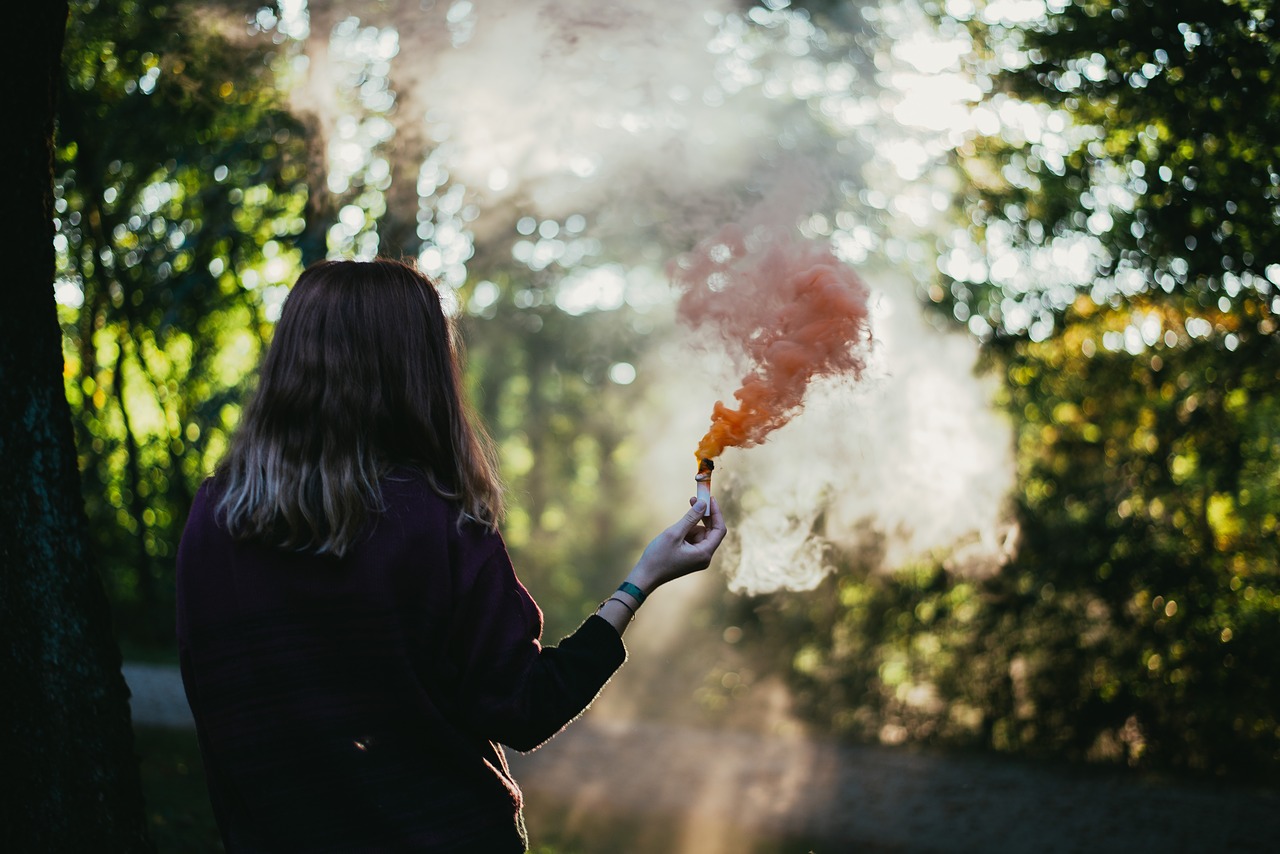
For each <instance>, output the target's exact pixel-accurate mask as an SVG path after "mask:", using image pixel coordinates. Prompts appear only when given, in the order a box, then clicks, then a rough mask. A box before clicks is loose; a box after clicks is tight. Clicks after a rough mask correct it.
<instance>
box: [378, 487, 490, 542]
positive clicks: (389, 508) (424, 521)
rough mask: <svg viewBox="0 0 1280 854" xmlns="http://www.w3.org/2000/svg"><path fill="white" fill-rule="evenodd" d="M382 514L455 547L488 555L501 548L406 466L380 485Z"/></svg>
mask: <svg viewBox="0 0 1280 854" xmlns="http://www.w3.org/2000/svg"><path fill="white" fill-rule="evenodd" d="M380 488H381V493H382V500H383V503H384V508H383V512H384V513H386V514H387V515H389V516H391V517H393V518H403V519H411V520H412V521H413V523H414V525H415V527H419V528H421V527H424V526H425V527H430V528H433V529H435V530H437V531H440V532H444V533H446V534H447V537H448V539H449V540H450V541H451V542H452V543H454V544H455V546H458V547H462V548H466V549H469V550H480V551H490V550H493V549H495V548H497V547H499V546H501V545H502V538H501V536H500V535H499V534H498V532H497V530H496V529H494V528H492V527H490V526H487V525H483V524H480V523H478V522H475V521H474V520H471V519H469V518H468V517H466V516H465V515H464V514H463V511H462V508H461V507H460V506H459V504H458V502H457V501H454V500H451V499H449V498H446V497H444V496H443V495H441V494H440V493H439V491H438V490H437V489H436V488H435V487H434V486H433V485H432V483H431V480H430V479H429V478H428V477H427V475H426V474H424V473H423V472H422V471H420V470H418V469H415V468H410V467H408V466H397V467H395V468H392V469H391V470H390V471H389V472H387V474H385V475H384V476H383V477H382V480H381V482H380Z"/></svg>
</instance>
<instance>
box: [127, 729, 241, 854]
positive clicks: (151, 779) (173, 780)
mask: <svg viewBox="0 0 1280 854" xmlns="http://www.w3.org/2000/svg"><path fill="white" fill-rule="evenodd" d="M134 747H135V749H136V750H137V753H138V765H139V768H140V770H141V772H142V794H143V797H144V798H145V799H146V803H147V823H148V824H149V825H150V827H151V838H152V839H153V840H155V843H156V850H157V851H158V852H159V854H166V852H173V854H208V853H209V852H220V851H222V850H223V848H222V837H221V836H219V834H218V825H217V824H216V823H215V822H214V820H213V807H212V806H210V804H209V789H208V787H207V786H206V785H205V780H204V764H203V763H202V762H201V760H200V745H199V743H198V742H197V741H196V734H195V733H194V732H190V731H185V730H171V729H157V728H152V727H137V728H135V729H134Z"/></svg>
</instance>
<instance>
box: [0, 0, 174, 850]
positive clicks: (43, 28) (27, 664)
mask: <svg viewBox="0 0 1280 854" xmlns="http://www.w3.org/2000/svg"><path fill="white" fill-rule="evenodd" d="M10 14H11V15H12V16H13V17H14V18H16V20H13V21H11V23H12V25H13V31H14V32H16V33H20V34H21V42H22V47H21V48H15V49H13V50H10V51H6V52H5V53H4V58H3V60H2V62H3V69H4V79H6V80H8V81H9V82H10V83H11V84H12V85H10V87H9V91H8V97H9V100H10V103H9V105H8V110H7V114H8V115H9V116H10V117H11V118H12V119H13V121H11V122H10V123H9V130H8V132H6V133H5V134H3V135H0V157H2V158H3V160H2V161H0V162H4V163H5V165H6V168H7V174H8V175H9V178H10V187H9V192H7V193H6V194H5V197H4V201H3V202H0V205H2V206H3V209H4V211H5V217H4V221H5V224H6V225H7V228H6V234H8V235H9V237H10V239H11V241H12V242H11V243H10V246H12V247H13V248H14V250H15V251H13V252H11V253H10V256H9V259H8V265H9V267H8V271H7V274H6V276H5V282H6V283H7V287H6V289H5V290H6V292H5V294H4V303H3V310H2V311H0V685H3V686H4V688H3V690H2V691H0V720H2V721H3V722H4V723H3V724H2V725H0V726H3V738H4V746H3V748H0V802H2V803H3V805H4V806H3V811H2V813H0V849H2V850H5V851H94V852H123V851H130V852H132V851H150V850H151V849H152V846H151V843H150V841H149V840H148V838H147V830H146V821H145V817H144V814H143V806H142V790H141V786H140V783H139V779H138V765H137V760H136V758H135V757H134V754H133V732H132V729H131V727H130V722H129V706H128V691H127V689H126V688H125V684H124V679H123V678H122V677H121V675H120V650H119V648H118V647H117V646H116V644H115V641H114V640H113V639H112V633H111V618H110V612H109V610H108V607H107V600H106V594H105V592H104V590H103V587H102V580H101V578H100V577H99V576H98V574H97V571H96V569H95V568H94V566H93V565H92V563H91V562H90V560H89V554H88V552H89V549H88V536H87V532H86V522H85V518H84V506H83V503H82V502H81V498H80V480H79V475H78V474H77V472H76V459H75V447H74V440H73V438H72V432H71V413H70V409H69V407H68V406H67V401H66V397H65V395H64V394H63V388H62V352H61V351H62V346H61V343H62V342H61V333H60V330H59V329H58V324H57V316H56V313H55V309H54V302H53V299H52V293H51V291H52V288H51V287H50V286H51V283H52V281H53V269H54V258H53V245H52V240H53V229H52V219H53V190H52V186H53V184H52V182H53V168H52V144H53V143H52V139H53V115H54V112H53V111H54V93H55V92H56V91H57V81H58V75H59V73H60V53H61V49H62V39H63V35H64V33H65V30H66V22H67V2H66V0H51V2H48V3H21V4H18V5H17V6H15V7H13V8H12V9H11V10H10Z"/></svg>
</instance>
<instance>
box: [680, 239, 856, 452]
mask: <svg viewBox="0 0 1280 854" xmlns="http://www.w3.org/2000/svg"><path fill="white" fill-rule="evenodd" d="M670 273H671V277H672V279H673V281H674V282H675V283H676V285H677V286H679V287H680V288H681V289H682V290H683V291H684V294H683V295H682V297H681V299H680V304H679V308H678V312H679V315H680V317H681V318H682V319H683V320H685V321H686V322H688V323H690V324H691V325H693V326H695V327H710V328H712V329H715V330H716V331H718V332H719V333H720V334H721V335H722V336H723V337H724V338H725V339H726V340H727V341H729V342H732V343H733V344H734V345H735V346H737V347H740V348H741V350H742V352H743V355H744V356H745V357H746V362H747V365H748V367H749V370H748V372H747V374H746V376H744V377H743V378H742V387H741V388H739V389H738V390H737V391H735V392H734V393H733V396H734V399H735V400H737V402H738V406H737V408H736V409H735V408H732V407H730V406H727V405H726V404H725V403H724V402H723V401H716V405H715V407H714V409H713V411H712V414H711V429H710V430H708V431H707V435H705V436H704V437H702V441H701V442H699V443H698V450H697V455H698V457H699V458H700V459H701V458H711V457H716V456H719V454H720V453H721V451H723V450H724V449H725V448H727V447H751V446H752V445H759V444H760V443H761V442H763V441H765V438H766V437H767V436H768V435H769V434H770V433H772V432H773V431H774V430H776V429H778V428H779V427H781V426H782V425H784V424H786V423H787V422H788V421H790V420H791V419H792V418H793V417H795V415H796V414H797V413H799V412H800V410H801V409H802V408H803V405H804V394H805V389H806V388H808V385H809V383H810V382H811V381H812V380H813V379H814V378H816V377H826V376H840V375H845V376H850V377H853V378H856V377H858V376H859V375H860V374H861V372H862V368H863V365H864V359H863V354H864V351H865V345H866V344H867V342H868V341H869V340H870V338H871V333H870V329H869V328H868V325H867V295H868V293H867V286H866V285H865V284H863V282H862V280H861V279H859V278H858V276H857V275H856V274H854V272H853V270H851V269H850V268H849V267H848V266H846V265H845V264H844V263H842V262H841V261H840V260H839V259H838V258H836V257H835V255H834V254H832V252H831V248H830V247H829V246H828V245H826V244H824V243H817V242H814V241H797V240H794V239H791V238H789V237H787V236H784V235H779V234H777V233H771V232H770V231H768V230H766V229H764V228H757V229H754V230H752V231H750V232H746V231H745V230H744V229H743V228H742V227H740V226H736V225H730V226H726V227H725V228H724V229H722V230H721V232H720V233H719V234H717V235H716V236H715V237H713V238H711V239H709V240H705V241H703V242H702V243H699V244H698V245H697V247H695V248H694V250H693V251H692V252H690V253H688V254H687V255H685V256H682V257H681V258H680V259H679V260H678V261H677V262H676V263H675V264H674V265H673V266H672V267H671V270H670Z"/></svg>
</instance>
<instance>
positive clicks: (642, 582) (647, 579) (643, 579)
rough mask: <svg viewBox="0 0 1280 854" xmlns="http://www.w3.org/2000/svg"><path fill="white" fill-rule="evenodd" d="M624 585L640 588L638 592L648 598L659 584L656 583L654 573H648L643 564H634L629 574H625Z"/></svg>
mask: <svg viewBox="0 0 1280 854" xmlns="http://www.w3.org/2000/svg"><path fill="white" fill-rule="evenodd" d="M626 583H628V584H634V585H635V586H636V587H639V588H640V592H641V593H643V594H644V595H645V596H648V595H649V594H650V593H652V592H653V591H654V590H657V589H658V585H659V584H660V583H661V582H659V581H658V578H657V575H656V573H653V572H650V571H649V570H648V569H647V568H646V567H645V566H644V564H640V563H638V564H636V565H635V568H633V569H632V570H631V571H630V572H629V573H627V577H626Z"/></svg>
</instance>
